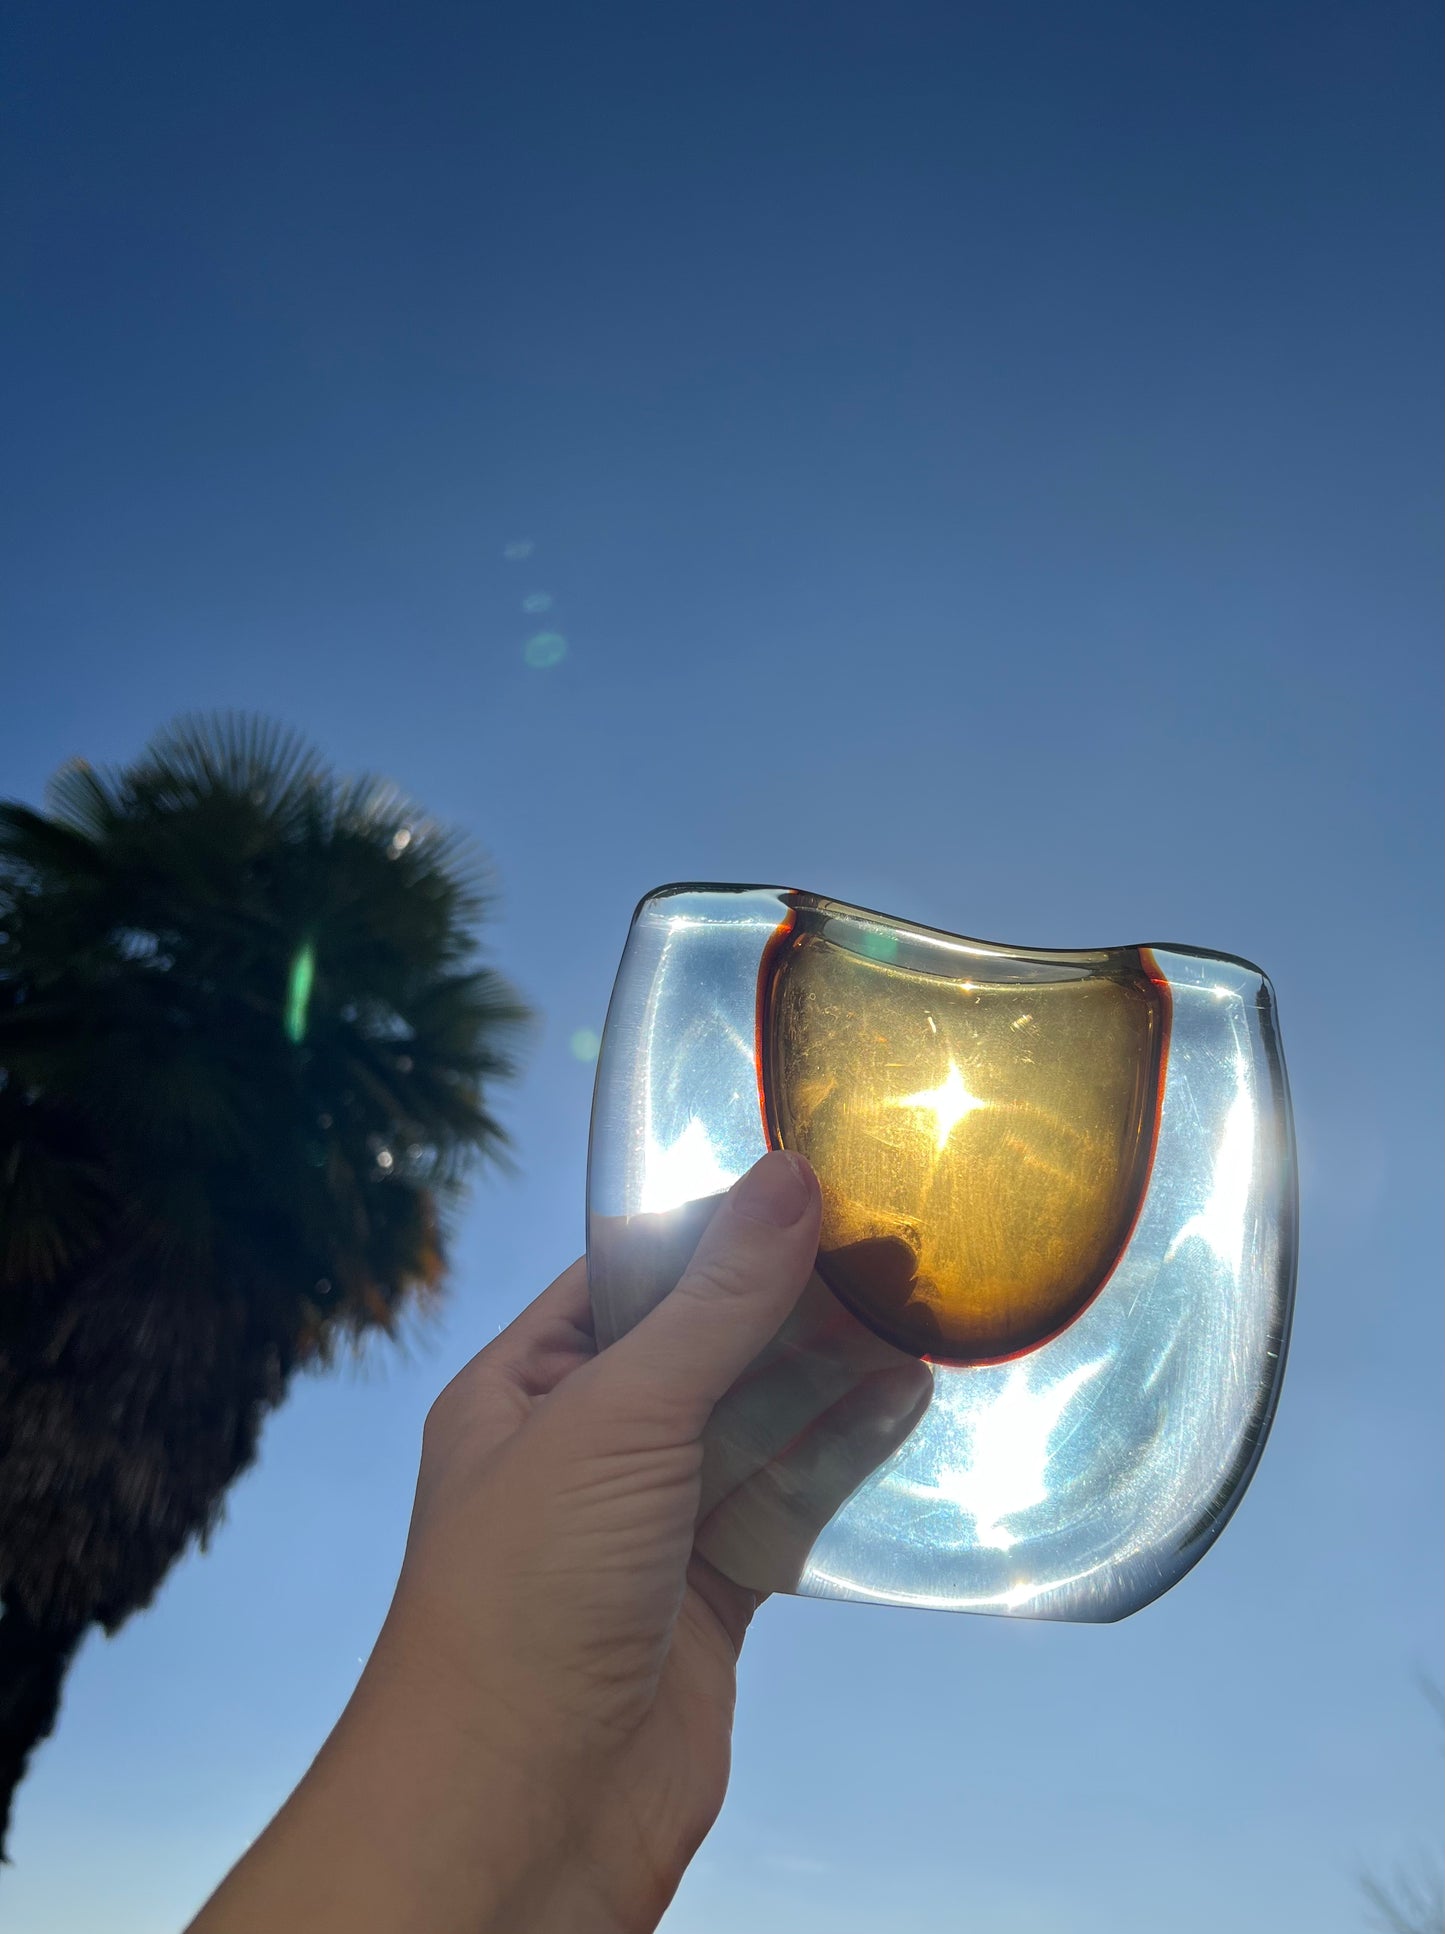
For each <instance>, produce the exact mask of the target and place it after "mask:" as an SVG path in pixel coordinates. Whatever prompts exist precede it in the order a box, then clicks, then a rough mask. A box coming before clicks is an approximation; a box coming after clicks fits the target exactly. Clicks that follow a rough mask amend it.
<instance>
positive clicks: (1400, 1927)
mask: <svg viewBox="0 0 1445 1934" xmlns="http://www.w3.org/2000/svg"><path fill="white" fill-rule="evenodd" d="M1418 1684H1419V1687H1420V1690H1421V1692H1422V1693H1423V1694H1424V1695H1425V1698H1426V1699H1427V1700H1428V1701H1429V1703H1430V1705H1431V1707H1432V1708H1433V1710H1434V1713H1435V1717H1436V1718H1437V1719H1438V1720H1441V1721H1442V1722H1445V1690H1442V1689H1441V1687H1440V1686H1439V1685H1437V1684H1436V1683H1435V1681H1434V1680H1433V1679H1428V1678H1425V1677H1423V1676H1422V1677H1420V1679H1419V1680H1418ZM1360 1885H1361V1887H1362V1889H1363V1891H1364V1896H1365V1902H1366V1905H1367V1906H1368V1908H1369V1910H1370V1912H1369V1918H1370V1925H1371V1927H1374V1928H1378V1929H1379V1930H1380V1934H1445V1865H1442V1863H1441V1860H1440V1856H1439V1853H1438V1851H1437V1852H1434V1853H1426V1852H1424V1851H1419V1852H1417V1854H1416V1856H1415V1858H1414V1859H1413V1860H1407V1861H1404V1862H1401V1863H1400V1864H1399V1865H1398V1866H1396V1868H1395V1869H1394V1871H1393V1872H1392V1873H1390V1874H1380V1873H1373V1874H1366V1875H1365V1877H1364V1879H1363V1880H1362V1881H1361V1883H1360Z"/></svg>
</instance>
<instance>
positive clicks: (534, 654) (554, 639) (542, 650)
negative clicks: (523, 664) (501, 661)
mask: <svg viewBox="0 0 1445 1934" xmlns="http://www.w3.org/2000/svg"><path fill="white" fill-rule="evenodd" d="M522 656H523V657H524V658H525V659H526V661H527V663H528V664H529V665H530V666H531V667H532V669H533V671H537V672H545V671H550V670H551V668H552V666H553V665H560V664H561V662H562V660H563V659H564V658H565V657H566V656H567V640H566V639H565V638H564V637H563V636H562V634H561V632H560V631H539V632H538V633H537V635H536V637H535V638H529V639H528V640H527V643H526V648H525V649H524V650H523V652H522Z"/></svg>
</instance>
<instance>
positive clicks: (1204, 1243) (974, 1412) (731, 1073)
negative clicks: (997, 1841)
mask: <svg viewBox="0 0 1445 1934" xmlns="http://www.w3.org/2000/svg"><path fill="white" fill-rule="evenodd" d="M800 903H806V904H808V905H809V906H810V907H822V908H826V909H828V910H830V911H831V910H832V909H833V908H834V907H835V906H836V903H832V902H823V901H818V900H817V899H815V897H814V896H811V895H799V894H796V893H794V892H792V891H790V890H787V889H781V888H769V887H737V888H715V887H688V886H682V887H673V888H664V889H661V890H659V892H657V893H655V894H649V895H648V896H647V897H646V899H644V900H643V902H642V903H641V905H640V906H639V908H638V911H637V914H636V916H635V917H634V921H633V925H632V929H631V932H630V934H629V937H628V942H627V947H626V950H625V952H624V956H623V961H622V965H621V968H620V969H619V973H618V979H617V984H616V987H615V989H614V993H613V999H612V1003H611V1006H610V1008H609V1011H608V1017H607V1023H606V1029H605V1032H604V1037H603V1046H602V1050H601V1054H600V1056H599V1065H598V1074H597V1085H596V1090H595V1094H594V1108H593V1123H592V1140H591V1148H590V1153H589V1219H588V1261H589V1280H590V1282H591V1289H592V1296H593V1303H594V1310H595V1315H596V1320H597V1326H598V1335H599V1340H600V1341H601V1342H603V1343H604V1344H605V1343H606V1342H608V1341H611V1340H612V1339H613V1338H615V1337H616V1336H619V1335H621V1334H623V1333H625V1331H626V1330H627V1329H629V1328H630V1327H631V1326H632V1324H633V1323H635V1322H637V1321H638V1320H639V1319H640V1318H641V1316H642V1315H644V1314H645V1313H646V1311H647V1309H648V1308H650V1307H652V1305H653V1304H654V1303H655V1302H656V1301H657V1300H659V1299H660V1297H661V1296H662V1295H664V1294H665V1293H666V1291H667V1289H668V1288H669V1287H670V1286H671V1284H672V1282H674V1281H675V1280H676V1277H677V1274H678V1273H679V1272H680V1270H681V1268H682V1267H683V1265H684V1264H685V1262H686V1260H687V1256H688V1255H689V1254H690V1252H691V1248H692V1246H693V1244H694V1243H695V1241H696V1238H697V1235H698V1233H699V1232H700V1230H701V1228H702V1226H703V1225H704V1224H705V1221H706V1219H707V1216H708V1215H709V1214H710V1213H711V1210H712V1207H713V1206H714V1205H715V1203H716V1201H717V1199H718V1197H719V1196H720V1195H721V1193H722V1192H723V1191H724V1190H725V1189H726V1188H727V1187H728V1186H729V1185H730V1184H731V1183H732V1181H734V1180H735V1179H736V1177H737V1176H738V1175H740V1174H741V1173H743V1172H744V1170H745V1169H746V1168H748V1167H749V1166H750V1165H751V1163H752V1162H753V1161H755V1160H756V1159H757V1157H758V1156H759V1155H761V1154H762V1153H763V1152H764V1148H765V1142H764V1135H763V1128H762V1118H761V1111H760V1108H759V1105H758V1095H757V1085H756V1083H757V1075H756V1048H755V1021H754V1016H755V1003H756V985H757V972H758V965H759V961H760V959H761V956H762V952H763V949H764V948H765V947H766V945H767V942H768V940H769V939H770V938H771V936H772V935H773V934H774V933H775V931H776V930H777V927H778V925H779V923H780V922H781V921H782V920H783V919H784V918H785V917H786V915H787V914H788V913H789V912H790V911H792V910H795V909H796V908H797V907H798V906H799V904H800ZM837 910H838V912H839V913H840V914H846V915H853V914H854V911H855V910H852V909H844V908H841V907H839V908H838V909H837ZM860 917H861V918H863V919H864V920H865V921H874V920H876V921H878V922H879V923H881V924H883V925H885V926H887V927H888V928H890V929H893V928H895V927H897V926H898V925H899V924H900V923H894V922H890V921H885V920H884V917H883V916H871V915H862V916H860ZM911 931H913V932H916V933H918V934H919V935H920V937H923V938H928V937H930V936H928V933H927V930H926V929H912V930H911ZM940 938H941V939H944V940H947V941H949V942H951V944H952V945H953V946H955V947H956V946H957V945H958V944H959V943H958V942H957V941H956V940H955V939H954V937H953V936H940ZM980 945H981V943H980ZM1005 951H1006V950H1002V949H995V948H988V949H987V952H988V954H989V955H991V956H993V957H994V958H999V957H1000V956H1002V955H1003V954H1004V953H1005ZM1151 951H1152V953H1153V957H1154V959H1155V961H1156V962H1157V964H1158V966H1159V968H1160V971H1161V973H1162V974H1163V975H1164V977H1165V978H1166V979H1167V980H1168V982H1169V984H1170V987H1171V990H1172V992H1173V995H1174V1002H1175V1031H1174V1038H1173V1041H1172V1043H1171V1049H1170V1062H1169V1068H1168V1071H1167V1074H1166V1083H1165V1103H1164V1109H1163V1111H1162V1118H1161V1129H1160V1152H1159V1156H1158V1157H1157V1158H1156V1164H1155V1174H1154V1178H1153V1179H1152V1180H1151V1184H1150V1188H1149V1191H1148V1193H1147V1196H1146V1199H1145V1204H1144V1209H1143V1211H1142V1212H1141V1215H1140V1218H1139V1222H1138V1224H1137V1226H1136V1229H1135V1231H1134V1235H1133V1237H1132V1239H1131V1241H1130V1243H1129V1245H1128V1247H1127V1249H1126V1251H1125V1254H1124V1256H1123V1258H1122V1259H1121V1261H1120V1263H1119V1265H1118V1267H1117V1268H1116V1270H1115V1272H1114V1275H1113V1277H1112V1278H1111V1280H1110V1282H1109V1284H1108V1285H1106V1288H1105V1290H1104V1292H1103V1293H1102V1294H1101V1295H1100V1297H1099V1298H1098V1299H1097V1301H1096V1303H1095V1304H1094V1305H1093V1306H1092V1307H1091V1309H1090V1310H1089V1311H1087V1312H1086V1313H1085V1314H1084V1316H1083V1317H1081V1318H1080V1319H1079V1321H1078V1322H1077V1323H1076V1324H1074V1325H1072V1326H1071V1327H1070V1329H1069V1330H1068V1331H1067V1332H1065V1333H1064V1334H1063V1335H1062V1336H1060V1337H1058V1338H1056V1339H1054V1341H1053V1342H1051V1343H1049V1344H1046V1345H1044V1346H1043V1347H1042V1348H1041V1349H1039V1350H1037V1351H1034V1352H1031V1353H1030V1354H1029V1355H1028V1356H1027V1357H1026V1358H1024V1359H1021V1360H1020V1361H1019V1362H1017V1363H1015V1364H1011V1365H1002V1366H989V1367H983V1368H977V1369H964V1370H945V1369H936V1370H935V1372H934V1397H933V1402H932V1404H931V1406H930V1408H929V1409H928V1411H927V1413H926V1415H925V1416H924V1417H923V1419H922V1422H921V1423H919V1424H918V1425H917V1427H916V1428H915V1429H914V1430H913V1432H912V1434H911V1436H909V1437H908V1439H907V1441H906V1442H905V1443H904V1444H903V1445H902V1446H901V1448H899V1449H898V1450H896V1451H895V1452H894V1453H893V1454H892V1455H891V1456H889V1457H888V1458H887V1459H886V1461H884V1462H883V1463H882V1464H880V1466H879V1468H878V1469H877V1470H875V1471H874V1472H873V1474H872V1475H871V1476H870V1477H868V1478H867V1479H865V1481H863V1482H862V1483H861V1484H860V1485H859V1486H857V1488H856V1489H854V1490H853V1491H852V1494H851V1495H850V1496H848V1497H847V1498H846V1500H844V1501H843V1502H842V1504H841V1508H838V1509H836V1510H835V1511H834V1512H833V1513H832V1515H831V1516H830V1518H829V1521H828V1522H827V1523H826V1525H825V1526H824V1528H823V1530H822V1531H821V1533H820V1534H819V1535H818V1536H817V1537H816V1540H815V1541H814V1542H813V1544H812V1547H811V1550H810V1552H809V1554H808V1557H807V1562H806V1564H805V1565H804V1566H803V1567H802V1569H801V1572H800V1575H798V1576H797V1577H796V1578H789V1579H786V1580H781V1579H778V1578H776V1577H762V1576H759V1577H757V1578H755V1579H753V1578H745V1579H743V1582H756V1583H758V1584H760V1585H766V1586H767V1587H768V1588H770V1589H786V1590H793V1591H796V1592H799V1593H801V1594H803V1595H808V1596H822V1597H835V1598H849V1599H858V1600H864V1601H871V1602H875V1603H886V1604H915V1605H921V1606H930V1607H936V1608H940V1609H950V1610H973V1611H980V1612H985V1611H986V1612H995V1613H1003V1614H1005V1615H1011V1616H1030V1617H1041V1618H1055V1619H1068V1620H1076V1621H1077V1620H1084V1621H1109V1620H1113V1619H1117V1618H1120V1617H1123V1616H1126V1615H1127V1614H1129V1613H1130V1612H1133V1611H1136V1610H1138V1609H1140V1608H1141V1607H1142V1606H1143V1605H1145V1604H1147V1603H1149V1602H1150V1601H1151V1600H1152V1599H1153V1598H1156V1597H1158V1596H1159V1595H1160V1594H1161V1593H1162V1592H1164V1591H1166V1590H1168V1589H1169V1587H1170V1586H1171V1585H1172V1584H1174V1583H1175V1582H1177V1580H1178V1579H1179V1578H1180V1577H1182V1576H1183V1575H1184V1573H1185V1572H1186V1571H1188V1570H1189V1569H1190V1568H1191V1567H1192V1565H1193V1564H1195V1563H1196V1562H1197V1561H1198V1559H1199V1558H1200V1557H1201V1556H1202V1555H1203V1553H1204V1552H1205V1551H1206V1550H1207V1549H1208V1547H1209V1545H1210V1544H1211V1543H1212V1542H1213V1540H1214V1538H1215V1537H1216V1536H1217V1535H1218V1533H1219V1531H1220V1530H1221V1529H1222V1528H1223V1526H1224V1524H1225V1523H1226V1522H1227V1520H1228V1518H1229V1516H1230V1515H1231V1513H1232V1511H1233V1510H1234V1508H1235V1506H1236V1505H1237V1503H1238V1500H1239V1498H1240V1496H1241V1495H1242V1493H1243V1491H1244V1489H1245V1487H1246V1486H1247V1484H1248V1482H1249V1480H1250V1478H1251V1476H1252V1475H1253V1472H1254V1469H1255V1467H1256V1465H1257V1463H1258V1460H1259V1456H1260V1454H1261V1451H1262V1449H1263V1445H1264V1441H1265V1438H1266V1436H1267V1434H1268V1430H1269V1426H1270V1423H1271V1421H1272V1418H1273V1413H1274V1409H1275V1406H1276V1403H1277V1400H1278V1393H1279V1386H1280V1381H1281V1377H1282V1373H1283V1366H1284V1357H1285V1348H1286V1343H1287V1338H1288V1331H1289V1321H1290V1312H1291V1307H1292V1299H1293V1290H1294V1273H1295V1246H1296V1217H1297V1207H1296V1189H1295V1180H1294V1147H1293V1130H1292V1123H1291V1116H1290V1105H1289V1094H1288V1085H1287V1079H1286V1075H1285V1069H1284V1061H1283V1056H1282V1053H1281V1050H1280V1044H1279V1035H1278V1027H1277V1021H1276V1016H1275V1004H1274V997H1273V992H1272V989H1271V988H1270V985H1269V982H1268V980H1267V979H1266V978H1265V976H1264V975H1263V974H1262V973H1260V971H1259V970H1258V969H1257V968H1255V967H1253V966H1252V965H1250V963H1248V962H1244V961H1240V960H1235V959H1231V958H1229V957H1225V956H1211V955H1207V954H1203V953H1200V952H1196V951H1194V950H1187V951H1186V950H1181V949H1160V948H1155V949H1153V950H1151ZM1095 957H1097V958H1103V957H1107V956H1103V955H1101V956H1095ZM1035 958H1036V959H1039V960H1040V961H1042V960H1043V959H1044V958H1047V957H1043V956H1039V955H1035ZM1090 958H1091V957H1090V956H1088V955H1079V954H1075V955H1072V956H1069V955H1064V956H1057V955H1056V956H1053V957H1052V959H1053V961H1057V962H1058V964H1059V965H1067V964H1068V963H1070V962H1074V963H1082V962H1083V961H1086V960H1089V959H1090ZM754 1428H755V1426H754V1425H750V1424H748V1423H746V1422H745V1421H744V1419H743V1417H742V1414H741V1413H740V1412H734V1413H726V1414H725V1413H724V1412H720V1421H719V1423H718V1431H717V1435H718V1436H719V1437H720V1438H721V1437H728V1438H729V1439H730V1440H731V1441H730V1443H729V1444H728V1445H725V1446H723V1449H724V1452H725V1453H726V1452H727V1451H730V1450H736V1449H737V1448H738V1446H739V1444H740V1443H741V1440H742V1438H743V1437H744V1436H746V1434H747V1432H748V1431H749V1430H751V1429H754ZM759 1441H761V1439H759ZM741 1568H742V1569H744V1570H745V1569H746V1561H744V1563H743V1565H742V1567H741ZM737 1569H738V1567H736V1566H735V1567H734V1572H735V1575H736V1571H737Z"/></svg>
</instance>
